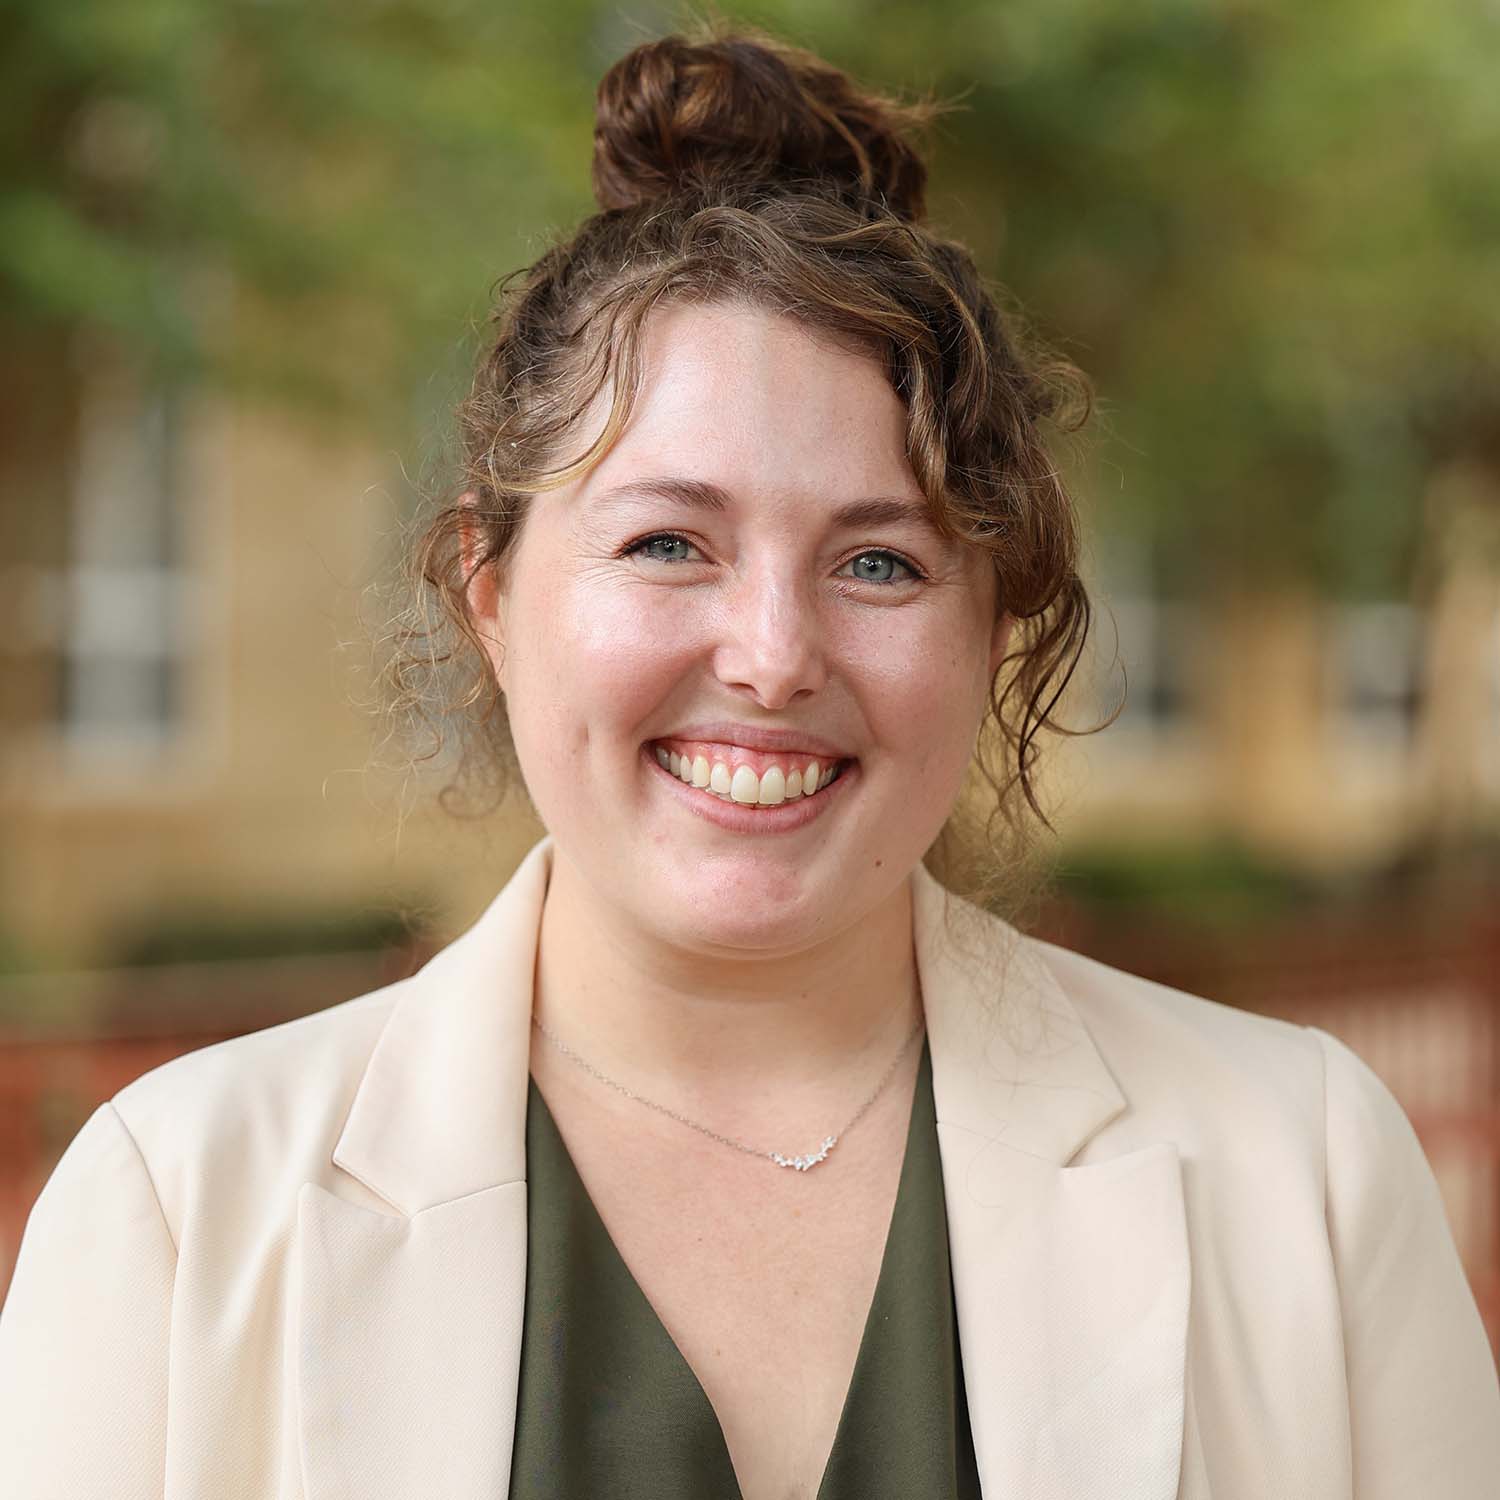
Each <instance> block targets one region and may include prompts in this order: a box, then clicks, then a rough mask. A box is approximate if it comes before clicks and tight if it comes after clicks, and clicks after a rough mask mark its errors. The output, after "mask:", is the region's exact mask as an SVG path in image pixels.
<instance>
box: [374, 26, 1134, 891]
mask: <svg viewBox="0 0 1500 1500" xmlns="http://www.w3.org/2000/svg"><path fill="white" fill-rule="evenodd" d="M951 107H952V106H951V105H947V104H944V103H939V102H936V101H934V100H932V99H923V100H918V101H914V102H900V101H898V100H896V99H893V98H891V97H888V96H886V95H884V94H881V93H877V92H875V91H873V90H871V89H868V88H865V87H862V86H859V85H856V84H855V83H854V82H853V81H852V80H851V79H850V78H849V76H848V75H846V74H845V73H843V72H841V71H840V70H838V69H837V68H834V67H831V66H830V65H829V64H827V63H826V62H824V61H823V60H821V59H820V58H818V57H816V56H815V55H813V54H812V53H810V52H808V51H805V50H803V49H802V48H800V47H797V46H793V45H791V44H789V43H787V42H785V41H782V40H780V39H778V38H776V37H774V36H772V35H769V34H768V33H766V32H764V31H762V30H760V29H758V28H753V27H748V26H746V25H744V24H742V23H730V22H727V21H724V20H722V19H720V18H717V17H714V18H711V19H709V20H706V21H701V22H699V23H697V25H696V26H695V27H694V28H692V29H691V34H689V35H679V34H674V35H671V36H666V37H663V38H661V39H659V40H655V41H651V42H647V43H645V44H643V45H641V46H638V47H636V48H635V49H634V50H632V51H631V52H630V53H628V54H627V55H626V56H625V57H623V58H621V59H620V60H619V61H618V62H616V63H615V64H614V65H613V66H612V67H611V68H610V69H609V71H608V72H607V73H606V74H605V75H604V77H603V79H602V80H601V82H600V84H599V88H598V97H597V109H596V122H595V128H594V152H593V172H592V177H593V186H594V193H595V196H596V199H597V201H598V203H599V212H597V213H595V214H594V215H592V216H591V217H589V218H587V219H586V220H584V222H583V223H582V224H580V225H579V226H578V227H577V229H576V230H575V231H574V232H573V233H572V234H571V235H570V236H569V237H567V238H566V239H564V240H561V241H559V242H556V243H554V244H552V246H551V248H549V249H548V250H547V251H546V252H545V253H544V254H543V255H542V256H541V257H540V259H538V260H537V261H536V262H535V263H534V264H533V265H531V266H530V267H528V268H524V269H523V270H520V271H517V272H514V273H512V274H511V275H510V276H509V277H506V278H505V279H504V280H503V281H502V282H501V283H500V293H499V297H498V301H497V305H496V307H495V310H494V312H493V314H492V318H491V323H492V327H493V337H492V339H491V340H490V341H489V343H488V348H487V350H486V351H485V353H484V355H483V358H482V360H481V361H480V362H479V365H478V369H477V371H476V373H475V376H474V380H473V384H472V388H471V389H470V391H469V393H468V394H467V396H466V397H465V398H464V399H463V401H462V402H461V403H460V405H459V407H458V412H457V419H458V434H459V441H460V444H461V456H460V459H459V463H458V473H457V474H456V475H455V476H454V482H453V484H452V487H451V489H449V490H448V491H447V492H446V498H445V499H440V500H438V502H437V504H436V508H435V513H432V514H430V515H429V516H427V517H425V518H420V517H419V518H418V521H417V523H416V525H415V527H414V532H415V535H414V538H413V540H412V544H411V545H410V546H409V547H408V548H407V550H406V561H405V570H404V575H403V580H404V584H403V586H404V588H405V603H404V607H403V610H402V613H401V615H400V617H399V618H398V620H397V622H396V624H395V627H394V628H393V629H392V631H391V632H390V633H389V635H388V637H387V643H388V645H389V646H390V648H391V649H390V653H389V656H388V659H387V660H386V662H385V663H384V666H383V678H384V681H385V684H386V687H387V692H386V693H385V695H384V696H385V708H386V710H387V711H388V712H389V713H390V714H392V715H393V716H394V717H395V718H396V719H399V720H403V721H405V723H406V724H407V725H408V726H417V727H419V728H422V729H425V730H426V731H428V732H429V733H430V740H429V744H428V746H427V748H426V749H424V750H420V751H415V752H414V755H415V761H416V762H417V763H420V762H422V761H425V760H431V759H432V758H434V757H436V756H438V755H440V754H441V753H443V751H444V750H445V748H446V747H448V746H449V745H450V744H451V743H453V742H454V741H455V740H456V742H457V744H458V747H459V753H458V755H457V757H456V760H455V761H454V762H453V763H452V775H451V777H450V779H449V781H448V783H447V784H446V785H445V786H444V788H443V790H442V792H441V794H440V796H439V803H440V805H442V806H443V807H444V808H445V809H446V810H448V811H456V810H457V809H456V806H455V794H457V793H458V792H459V791H460V789H468V790H470V791H473V790H475V789H483V790H487V791H488V793H489V796H488V797H487V798H485V799H484V801H483V803H482V804H481V811H482V812H485V813H487V812H489V811H492V810H493V808H494V807H495V806H496V805H497V803H498V802H499V801H500V800H502V799H503V798H504V796H505V794H506V793H507V791H508V790H510V789H511V787H512V786H513V785H514V784H515V783H516V782H518V781H520V780H521V778H520V776H519V766H518V765H517V764H516V760H515V749H514V745H513V742H512V740H511V737H510V734H509V730H508V726H507V724H506V720H505V714H504V707H503V702H502V697H501V694H500V691H499V689H498V688H497V686H496V683H495V681H494V676H493V673H492V670H491V668H490V664H489V661H488V659H487V657H486V655H485V652H484V649H483V647H482V645H481V643H480V640H479V636H478V633H477V630H476V623H475V617H474V614H473V612H472V605H471V600H470V596H469V584H470V580H471V579H472V577H473V576H474V574H475V573H477V572H478V571H479V570H481V569H484V568H490V567H493V568H495V569H496V570H497V571H500V570H503V568H504V566H505V563H506V560H507V558H508V556H509V555H510V554H511V552H512V549H513V548H514V546H515V543H516V540H517V538H518V536H519V534H520V531H521V527H522V525H523V524H524V522H525V519H526V513H527V507H528V505H529V502H530V497H531V496H532V495H535V494H540V493H542V492H545V491H548V490H551V489H555V488H557V487H559V486H561V485H564V484H568V483H570V482H572V481H574V480H576V479H579V478H581V477H582V476H583V475H584V474H586V473H587V472H588V471H589V470H590V469H592V467H593V466H594V465H595V464H597V463H598V462H599V461H600V460H601V459H602V458H603V457H604V454H605V453H606V452H607V451H608V449H609V447H610V446H611V444H612V443H613V442H614V440H615V438H616V437H617V436H618V435H619V433H620V432H621V431H622V430H623V429H624V427H625V425H626V423H627V422H628V421H629V420H630V416H631V412H632V410H633V407H634V402H635V400H636V396H637V392H638V390H639V386H640V378H641V359H640V350H641V343H642V331H643V326H644V324H645V322H646V319H647V318H648V316H649V315H650V313H651V312H652V311H653V309H656V308H658V307H662V306H665V305H668V304H681V303H694V304H699V305H703V304H717V303H737V304H743V305H747V306H752V307H755V308H757V309H761V310H765V311H770V312H775V313H779V314H783V315H786V316H789V317H791V318H793V319H796V320H797V321H799V322H800V323H801V324H803V325H804V326H806V327H808V328H810V329H814V330H817V331H818V332H820V333H821V334H822V335H824V336H826V337H830V338H832V339H834V340H836V341H838V342H839V343H840V345H841V346H843V347H848V348H852V349H855V350H857V351H859V352H861V353H862V354H865V355H867V356H868V357H870V358H873V359H875V360H877V361H878V362H879V363H880V365H881V367H882V368H883V369H884V371H885V372H886V375H887V378H888V379H889V381H890V383H891V385H892V387H893V388H894V389H895V391H896V392H897V394H898V395H899V396H900V398H901V400H902V402H903V404H904V405H905V407H906V410H907V412H908V425H907V454H908V457H909V460H910V462H911V464H912V467H913V470H914V472H915V474H916V477H917V479H918V482H919V483H920V485H921V487H922V490H923V492H924V493H925V495H926V497H927V500H928V503H929V504H930V506H931V508H932V512H933V515H934V518H935V520H936V521H937V524H938V525H939V527H940V529H941V530H942V531H943V532H944V533H945V534H946V535H948V536H950V537H955V538H959V539H962V540H965V541H967V542H969V543H971V544H972V545H974V546H976V547H980V548H983V549H984V550H985V551H986V552H987V553H988V554H989V555H990V557H991V559H992V560H993V564H994V567H995V570H996V574H997V577H998V583H999V591H998V598H999V604H998V606H997V607H998V608H999V609H1001V610H1003V611H1004V612H1006V613H1009V614H1010V615H1011V616H1013V617H1014V618H1015V622H1016V623H1015V625H1014V627H1013V630H1012V635H1011V641H1010V650H1009V652H1008V654H1007V655H1006V657H1005V658H1004V660H1003V661H1002V663H1001V665H1000V668H999V670H998V671H997V673H996V675H995V678H994V681H993V682H992V684H991V690H990V695H989V710H988V714H987V720H986V725H985V731H984V732H982V733H981V734H980V736H979V741H978V744H977V746H976V751H975V757H974V764H973V767H972V768H971V769H972V770H973V771H976V772H977V773H978V775H979V776H980V777H981V778H982V781H983V786H984V788H985V790H984V791H983V792H982V795H981V797H980V799H979V800H980V802H981V803H982V805H983V812H984V815H983V816H982V817H981V818H980V819H978V820H977V821H975V820H973V819H970V818H966V817H964V816H963V814H962V812H955V815H954V817H952V818H950V819H949V822H948V824H947V825H946V826H945V828H944V829H943V831H942V834H941V835H940V836H939V838H938V839H937V840H936V841H935V843H934V845H933V847H932V848H931V849H930V850H929V851H928V853H927V855H926V856H925V857H924V863H926V864H927V866H928V868H929V869H930V870H931V871H932V873H933V874H934V875H935V876H937V877H938V878H939V879H940V880H942V881H943V882H944V883H945V884H947V885H948V886H949V887H950V888H955V889H961V890H962V891H963V892H964V893H966V894H969V895H970V896H971V897H973V898H974V899H976V900H979V901H980V902H981V903H982V904H985V905H988V906H990V907H991V908H993V909H999V908H1000V907H1001V906H1002V905H1004V906H1007V907H1009V908H1010V909H1012V910H1014V909H1015V908H1016V906H1017V905H1018V901H1019V898H1020V897H1021V896H1022V895H1023V894H1025V891H1026V883H1025V881H1023V880H1022V879H1021V877H1020V874H1019V872H1020V870H1021V868H1022V865H1023V863H1025V858H1024V857H1025V856H1026V855H1027V854H1028V853H1029V851H1030V849H1031V846H1032V843H1033V840H1034V837H1035V828H1034V826H1033V825H1034V823H1036V822H1039V823H1040V824H1041V825H1044V826H1045V827H1047V828H1048V829H1049V830H1050V829H1051V828H1052V824H1051V822H1050V820H1049V819H1048V818H1047V815H1046V813H1045V812H1044V811H1043V809H1042V806H1041V804H1040V802H1039V800H1038V797H1037V793H1036V785H1035V774H1036V759H1037V754H1038V743H1037V737H1038V735H1039V733H1040V732H1041V731H1042V730H1043V729H1049V730H1053V731H1054V732H1059V733H1064V734H1079V733H1092V732H1093V729H1088V730H1075V729H1070V728H1067V727H1066V726H1064V725H1062V724H1060V723H1059V722H1058V721H1057V718H1056V709H1057V705H1058V702H1059V699H1060V696H1061V694H1062V691H1063V689H1064V688H1065V687H1066V685H1067V683H1068V681H1069V679H1070V678H1071V676H1072V675H1073V672H1074V670H1075V668H1076V666H1077V663H1078V660H1079V657H1080V655H1081V653H1082V650H1083V646H1084V641H1085V638H1086V636H1087V633H1088V629H1089V622H1090V613H1091V609H1090V601H1089V597H1088V594H1087V593H1086V591H1085V588H1084V585H1083V583H1082V582H1081V580H1080V578H1079V575H1078V571H1077V566H1076V565H1077V558H1078V547H1079V539H1078V525H1077V518H1076V515H1075V511H1074V506H1073V503H1072V500H1071V498H1070V496H1069V494H1068V492H1067V489H1066V488H1065V486H1064V484H1063V482H1062V480H1061V479H1060V477H1059V474H1058V471H1057V468H1056V466H1055V465H1054V463H1053V461H1052V459H1051V458H1050V457H1049V455H1048V452H1047V449H1046V448H1045V446H1044V444H1043V439H1042V431H1041V429H1042V425H1043V424H1044V423H1045V422H1050V423H1052V424H1053V425H1054V426H1055V427H1057V428H1058V429H1060V430H1063V431H1073V430H1076V429H1077V428H1078V427H1080V426H1082V424H1083V423H1084V422H1085V421H1086V420H1087V418H1088V416H1089V413H1090V410H1091V407H1092V399H1091V391H1090V386H1089V383H1088V380H1087V379H1086V377H1085V376H1084V375H1082V374H1081V373H1080V371H1079V370H1078V369H1077V368H1076V367H1075V366H1074V365H1073V364H1072V363H1071V362H1069V361H1068V360H1067V359H1065V358H1062V357H1061V356H1059V355H1057V354H1055V353H1054V352H1052V351H1050V350H1048V349H1046V348H1044V347H1043V346H1042V345H1041V344H1040V342H1039V341H1037V340H1036V339H1035V338H1034V337H1032V336H1031V335H1030V333H1029V332H1028V331H1027V330H1026V329H1025V324H1024V319H1023V318H1022V316H1021V314H1020V313H1019V312H1018V311H1016V309H1015V308H1014V307H1013V306H1010V305H1007V307H1006V310H1005V311H1004V312H1002V308H1001V299H1002V297H1003V296H1004V294H1003V292H1002V291H1001V290H1000V289H998V288H995V287H992V286H991V285H990V284H988V283H987V282H986V281H985V279H984V278H983V277H981V275H980V273H979V271H978V270H977V268H976V266H975V263H974V260H973V258H972V256H971V254H970V252H969V251H968V250H967V249H966V248H965V247H964V246H963V245H962V244H960V243H958V242H956V241H954V240H950V239H946V238H944V237H942V236H941V235H939V234H938V233H937V232H935V231H934V230H933V229H932V228H931V227H929V226H928V225H927V224H926V223H925V222H924V215H925V194H926V186H927V168H926V166H925V164H924V161H923V158H922V156H921V154H920V153H919V152H918V150H917V149H916V147H915V146H914V144H913V141H914V139H916V138H917V137H918V136H919V135H920V133H921V132H922V131H923V130H925V128H926V127H927V126H928V125H930V123H931V122H932V120H933V119H934V118H935V117H936V116H937V115H939V114H940V113H942V112H943V111H945V110H946V109H948V108H951ZM606 387H607V390H606ZM601 391H606V394H607V396H608V397H609V398H610V400H611V405H610V410H609V418H608V421H607V422H606V424H605V427H604V430H603V431H602V432H601V434H600V435H599V437H598V439H597V440H596V441H595V442H594V443H593V444H592V445H591V446H590V447H589V448H588V450H587V451H585V452H584V453H583V454H581V455H578V456H575V457H573V458H572V459H571V460H568V459H565V458H564V457H563V453H564V445H565V443H566V440H567V438H568V437H569V435H570V434H574V433H575V432H576V430H577V427H578V423H579V421H580V418H582V417H583V415H584V414H585V412H586V411H587V410H588V409H589V407H590V405H591V403H592V402H593V401H594V399H595V398H596V396H598V395H599V394H600V392H601ZM1106 722H1108V721H1106ZM1101 727H1103V725H1096V726H1094V729H1097V728H1101ZM970 790H971V789H968V788H966V795H965V796H964V797H963V798H961V799H960V804H959V807H960V809H962V808H963V807H964V805H965V803H967V802H970V801H972V800H973V798H972V797H971V795H970V794H969V793H970ZM975 835H977V838H976V837H975ZM1034 888H1035V887H1033V890H1034Z"/></svg>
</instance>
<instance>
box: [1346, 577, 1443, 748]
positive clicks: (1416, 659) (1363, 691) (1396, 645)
mask: <svg viewBox="0 0 1500 1500" xmlns="http://www.w3.org/2000/svg"><path fill="white" fill-rule="evenodd" d="M1328 640H1329V646H1330V649H1329V652H1328V656H1327V662H1328V671H1329V678H1330V680H1329V682H1328V701H1329V703H1330V704H1331V705H1332V709H1333V714H1334V720H1335V724H1336V726H1337V729H1338V730H1339V731H1340V732H1342V733H1343V734H1344V735H1347V736H1348V737H1350V738H1353V739H1355V740H1357V741H1359V742H1360V743H1362V744H1365V745H1368V746H1370V747H1371V748H1373V749H1386V750H1392V751H1405V750H1407V749H1408V748H1410V745H1411V742H1412V739H1413V736H1414V733H1415V731H1416V727H1417V720H1418V716H1419V714H1420V712H1421V706H1422V693H1421V677H1422V631H1421V618H1420V615H1419V613H1418V611H1417V610H1415V609H1414V608H1413V607H1412V606H1411V605H1409V604H1401V603H1397V602H1386V603H1378V604H1337V605H1331V606H1330V607H1329V617H1328Z"/></svg>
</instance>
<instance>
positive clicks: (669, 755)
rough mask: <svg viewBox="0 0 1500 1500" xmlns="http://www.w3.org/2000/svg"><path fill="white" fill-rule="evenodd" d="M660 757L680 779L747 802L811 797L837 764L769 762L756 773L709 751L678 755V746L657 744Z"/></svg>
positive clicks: (770, 802) (758, 803) (768, 804)
mask: <svg viewBox="0 0 1500 1500" xmlns="http://www.w3.org/2000/svg"><path fill="white" fill-rule="evenodd" d="M656 758H657V760H658V761H659V762H660V763H661V764H662V765H663V766H665V767H666V769H667V770H669V771H670V772H671V773H672V775H674V776H676V777H677V778H678V779H679V780H680V781H685V782H687V783H688V785H689V786H696V787H702V788H703V789H704V790H705V791H707V792H712V793H713V794H714V795H715V796H717V797H722V798H723V799H724V800H725V801H726V802H740V803H744V804H745V805H747V806H759V807H774V806H776V805H777V803H780V802H790V801H792V800H794V799H795V798H797V797H810V796H811V795H812V794H813V793H814V792H818V791H821V790H822V789H823V788H824V787H825V786H827V785H828V783H829V782H830V781H832V780H833V778H834V774H835V772H836V771H837V770H838V767H837V766H828V767H827V768H824V767H823V766H822V765H820V764H819V763H818V762H817V761H815V760H809V761H798V762H796V763H793V764H791V769H790V770H785V769H783V767H781V766H779V765H772V766H767V767H766V769H765V770H764V771H763V772H761V773H760V775H756V773H755V770H754V768H753V767H751V766H746V765H739V766H735V767H734V768H733V769H732V770H731V768H730V766H729V764H728V762H726V761H722V760H710V759H709V758H708V756H706V755H679V754H678V753H677V751H675V750H667V749H665V748H664V747H663V746H661V745H658V746H656Z"/></svg>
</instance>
